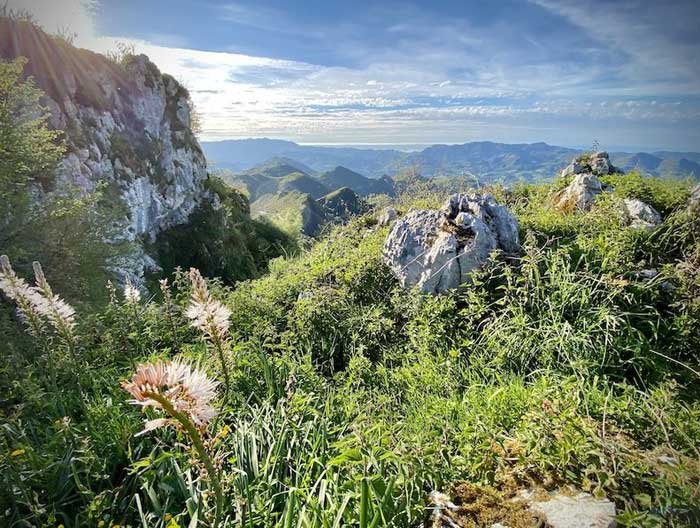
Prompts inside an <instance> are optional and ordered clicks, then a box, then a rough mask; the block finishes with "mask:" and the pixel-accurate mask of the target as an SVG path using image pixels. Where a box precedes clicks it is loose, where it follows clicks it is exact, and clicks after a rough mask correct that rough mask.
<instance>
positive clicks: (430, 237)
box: [383, 193, 520, 294]
mask: <svg viewBox="0 0 700 528" xmlns="http://www.w3.org/2000/svg"><path fill="white" fill-rule="evenodd" d="M496 250H500V251H502V252H503V253H505V254H506V255H515V254H517V253H519V251H520V239H519V236H518V222H517V220H516V219H515V217H514V216H513V215H512V214H511V213H510V211H508V209H507V208H506V207H504V206H503V205H500V204H499V203H497V202H496V199H495V198H494V197H493V196H492V195H491V194H488V193H484V194H479V193H470V194H454V195H452V196H451V197H450V198H449V199H448V200H447V202H445V204H444V205H443V207H442V208H441V209H440V210H417V211H410V212H409V213H407V214H406V215H405V216H404V217H403V218H401V219H399V220H396V221H395V222H394V226H393V228H392V229H391V231H390V233H389V235H388V236H387V238H386V241H385V243H384V250H383V255H384V261H385V262H386V263H387V265H388V266H389V267H390V268H391V270H392V271H393V272H394V275H396V277H397V278H398V280H399V282H400V283H401V285H402V286H403V287H405V288H413V287H418V288H420V290H421V291H423V292H425V293H431V294H434V293H444V292H446V291H448V290H451V289H454V288H457V287H459V286H460V285H461V284H463V283H464V282H466V281H467V280H468V276H469V273H470V272H471V271H473V270H475V269H477V268H479V267H481V266H483V265H484V264H485V263H486V262H487V261H488V259H489V256H490V254H491V253H492V252H493V251H496Z"/></svg>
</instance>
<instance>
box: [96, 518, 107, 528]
mask: <svg viewBox="0 0 700 528" xmlns="http://www.w3.org/2000/svg"><path fill="white" fill-rule="evenodd" d="M104 525H105V522H104V521H103V520H101V519H100V522H98V523H97V528H102V527H103V526H104Z"/></svg>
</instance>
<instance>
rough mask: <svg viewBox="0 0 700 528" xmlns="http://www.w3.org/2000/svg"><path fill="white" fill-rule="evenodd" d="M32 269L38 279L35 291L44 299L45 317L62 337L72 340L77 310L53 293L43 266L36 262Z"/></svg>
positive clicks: (42, 306) (42, 307)
mask: <svg viewBox="0 0 700 528" xmlns="http://www.w3.org/2000/svg"><path fill="white" fill-rule="evenodd" d="M32 267H33V268H34V277H35V278H36V288H35V289H36V291H37V292H38V293H40V294H41V296H42V297H43V299H44V302H43V304H42V305H41V310H42V311H43V314H44V316H45V317H46V318H47V319H48V321H49V323H51V326H53V327H54V328H55V329H56V331H57V332H58V333H59V334H60V335H61V336H62V337H64V338H66V339H68V340H72V338H73V330H74V328H75V310H74V309H73V307H72V306H71V305H69V304H68V303H67V302H65V301H64V300H63V299H61V298H60V297H59V296H58V295H55V294H54V293H53V290H51V286H49V283H48V281H47V280H46V277H45V276H44V271H43V270H42V269H41V264H39V263H38V262H34V263H33V264H32Z"/></svg>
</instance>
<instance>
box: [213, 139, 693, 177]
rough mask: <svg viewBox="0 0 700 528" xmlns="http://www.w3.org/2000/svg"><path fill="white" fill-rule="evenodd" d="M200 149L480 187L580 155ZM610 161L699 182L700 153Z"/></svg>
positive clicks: (232, 144)
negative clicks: (465, 181)
mask: <svg viewBox="0 0 700 528" xmlns="http://www.w3.org/2000/svg"><path fill="white" fill-rule="evenodd" d="M202 148H203V149H204V152H205V154H206V156H207V158H208V160H209V162H210V163H211V164H212V165H213V166H214V167H221V168H228V169H232V170H234V171H244V170H246V169H249V168H251V167H253V166H255V165H258V164H260V163H264V162H265V161H266V160H268V159H270V158H274V157H282V158H286V159H288V160H294V162H296V163H298V164H301V165H303V166H306V167H307V168H309V169H310V170H312V171H316V172H326V171H331V170H333V169H334V168H335V167H337V166H343V167H346V168H347V169H350V170H352V171H355V172H357V173H360V174H363V175H365V176H369V177H371V178H380V177H381V176H384V175H389V176H392V175H394V174H396V173H397V172H399V171H401V170H405V169H408V168H416V169H418V170H419V171H420V173H421V174H422V175H424V176H427V177H435V176H455V175H460V176H465V175H473V176H475V177H476V179H477V180H479V181H482V182H493V181H514V180H529V181H534V180H540V179H547V178H553V177H555V176H556V175H557V174H558V173H559V171H561V169H563V168H564V167H565V166H566V165H568V164H569V162H570V161H571V160H572V159H573V158H574V157H575V156H577V155H578V154H580V153H581V152H583V151H582V150H579V149H572V148H567V147H559V146H555V145H549V144H547V143H542V142H540V143H520V144H507V143H495V142H491V141H478V142H470V143H464V144H461V145H433V146H431V147H427V148H425V149H423V150H421V151H417V152H401V151H399V150H394V149H359V148H351V147H320V146H306V145H299V144H297V143H294V142H292V141H284V140H276V139H244V140H226V141H216V142H203V143H202ZM610 159H611V161H612V162H613V164H614V165H615V166H619V167H621V168H622V169H623V170H626V171H629V170H633V169H640V170H642V171H643V172H646V173H648V174H650V175H653V176H665V175H672V176H680V177H688V176H692V177H695V178H700V153H697V152H672V151H655V152H651V153H647V152H638V153H627V152H611V153H610Z"/></svg>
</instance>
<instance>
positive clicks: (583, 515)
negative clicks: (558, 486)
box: [530, 492, 616, 528]
mask: <svg viewBox="0 0 700 528" xmlns="http://www.w3.org/2000/svg"><path fill="white" fill-rule="evenodd" d="M530 510H532V511H535V512H540V513H542V514H544V516H545V517H546V519H547V525H548V526H551V527H552V528H611V527H614V526H615V525H616V523H615V504H614V503H613V502H611V501H609V500H608V499H596V498H595V497H593V495H591V494H590V493H579V494H578V495H574V496H568V495H564V494H563V493H559V492H555V493H553V494H551V496H550V498H549V500H544V501H537V500H534V501H532V502H531V504H530Z"/></svg>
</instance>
